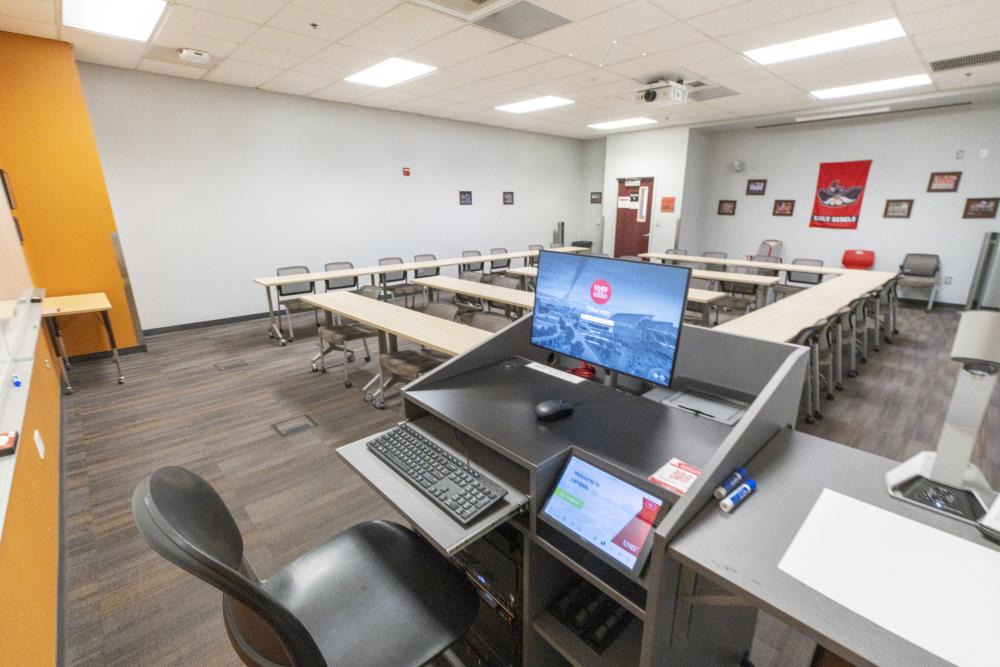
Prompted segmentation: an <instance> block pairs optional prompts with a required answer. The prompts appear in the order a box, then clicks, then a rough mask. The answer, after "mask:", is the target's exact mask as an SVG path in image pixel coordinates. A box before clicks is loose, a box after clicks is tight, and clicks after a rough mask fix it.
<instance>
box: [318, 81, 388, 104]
mask: <svg viewBox="0 0 1000 667" xmlns="http://www.w3.org/2000/svg"><path fill="white" fill-rule="evenodd" d="M373 90H376V89H375V88H372V87H370V86H361V85H358V84H356V83H350V82H349V81H339V82H337V83H334V84H331V85H329V86H327V87H326V88H321V89H319V90H317V91H316V92H315V93H311V94H310V95H309V97H315V98H318V99H321V100H330V101H332V102H352V101H354V100H357V99H359V98H361V97H364V96H365V95H371V94H372V91H373Z"/></svg>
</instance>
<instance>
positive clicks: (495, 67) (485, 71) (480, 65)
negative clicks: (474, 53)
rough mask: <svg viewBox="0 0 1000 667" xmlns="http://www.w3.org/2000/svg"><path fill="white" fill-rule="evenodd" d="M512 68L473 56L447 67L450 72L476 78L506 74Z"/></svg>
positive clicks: (489, 77)
mask: <svg viewBox="0 0 1000 667" xmlns="http://www.w3.org/2000/svg"><path fill="white" fill-rule="evenodd" d="M512 69H514V68H513V67H511V66H510V65H504V64H501V63H495V62H493V61H492V60H485V59H484V58H473V59H472V60H466V61H465V62H464V63H460V64H458V65H452V66H451V67H449V68H448V70H449V71H451V72H458V73H459V74H465V75H467V76H471V77H475V78H477V79H492V78H493V77H495V76H497V75H500V74H506V73H507V72H509V71H511V70H512Z"/></svg>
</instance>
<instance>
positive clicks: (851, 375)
mask: <svg viewBox="0 0 1000 667" xmlns="http://www.w3.org/2000/svg"><path fill="white" fill-rule="evenodd" d="M847 377H849V378H856V377H858V372H857V371H847Z"/></svg>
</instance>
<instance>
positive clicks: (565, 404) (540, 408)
mask: <svg viewBox="0 0 1000 667" xmlns="http://www.w3.org/2000/svg"><path fill="white" fill-rule="evenodd" d="M571 414H573V404H572V403H570V402H569V401H564V400H562V399H558V398H557V399H551V400H548V401H542V402H541V403H538V404H536V405H535V416H536V417H538V418H539V419H540V420H542V421H544V422H551V421H555V420H557V419H562V418H563V417H569V416H570V415H571Z"/></svg>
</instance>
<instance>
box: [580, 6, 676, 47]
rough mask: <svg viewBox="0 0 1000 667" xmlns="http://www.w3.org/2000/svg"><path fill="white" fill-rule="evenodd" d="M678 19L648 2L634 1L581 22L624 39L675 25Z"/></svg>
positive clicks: (611, 35)
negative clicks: (668, 25)
mask: <svg viewBox="0 0 1000 667" xmlns="http://www.w3.org/2000/svg"><path fill="white" fill-rule="evenodd" d="M675 20H676V19H675V18H674V17H672V16H671V15H670V14H668V13H667V12H665V11H663V10H662V9H660V8H659V7H656V6H655V5H653V4H651V3H649V2H647V0H634V1H633V2H630V3H628V4H626V5H622V6H621V7H616V8H615V9H612V10H610V11H607V12H604V13H603V14H598V15H597V16H592V17H590V18H588V19H584V20H583V21H580V25H582V26H583V27H584V28H588V29H589V30H593V31H594V32H596V33H599V34H601V35H604V36H606V37H610V38H611V39H622V38H623V37H628V36H629V35H635V34H637V33H640V32H644V31H646V30H649V29H651V28H659V27H660V26H662V25H666V24H668V23H673V22H674V21H675Z"/></svg>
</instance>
